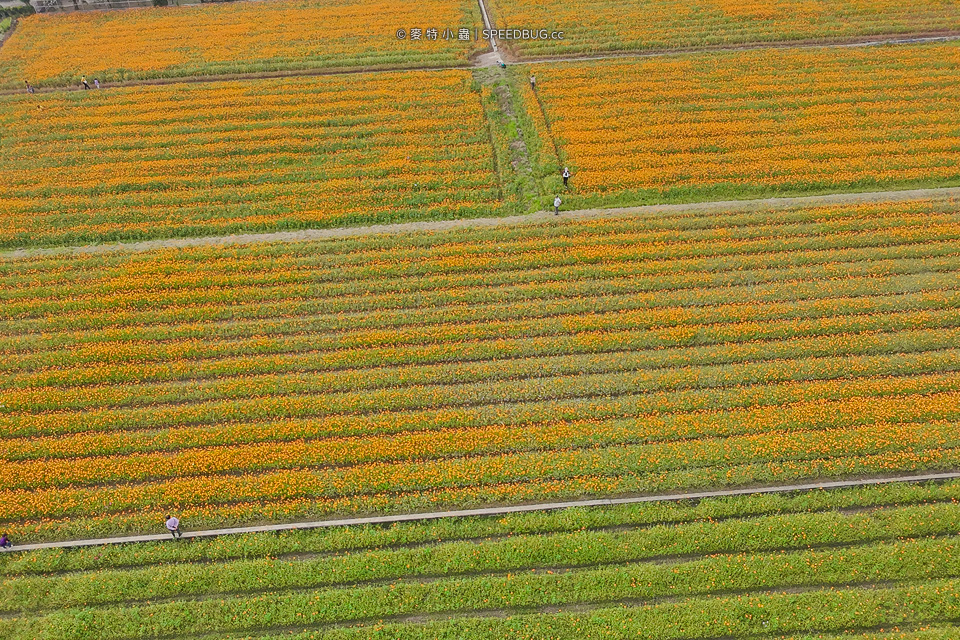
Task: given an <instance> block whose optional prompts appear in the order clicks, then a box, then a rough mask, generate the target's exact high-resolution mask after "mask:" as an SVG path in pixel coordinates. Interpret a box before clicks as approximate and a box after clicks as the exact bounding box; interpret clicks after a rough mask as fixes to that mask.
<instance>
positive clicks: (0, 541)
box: [0, 534, 13, 549]
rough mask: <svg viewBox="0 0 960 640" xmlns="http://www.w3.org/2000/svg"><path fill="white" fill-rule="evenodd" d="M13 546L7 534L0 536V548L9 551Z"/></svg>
mask: <svg viewBox="0 0 960 640" xmlns="http://www.w3.org/2000/svg"><path fill="white" fill-rule="evenodd" d="M12 546H13V543H12V542H10V537H9V536H8V535H7V534H3V535H2V536H0V548H3V549H9V548H10V547H12Z"/></svg>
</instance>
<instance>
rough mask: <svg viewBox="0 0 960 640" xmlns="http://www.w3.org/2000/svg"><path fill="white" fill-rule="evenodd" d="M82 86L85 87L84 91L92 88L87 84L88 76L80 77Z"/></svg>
mask: <svg viewBox="0 0 960 640" xmlns="http://www.w3.org/2000/svg"><path fill="white" fill-rule="evenodd" d="M80 84H82V85H83V88H84V90H86V89H89V88H90V85H89V84H87V76H80Z"/></svg>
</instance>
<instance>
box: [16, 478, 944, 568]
mask: <svg viewBox="0 0 960 640" xmlns="http://www.w3.org/2000/svg"><path fill="white" fill-rule="evenodd" d="M956 479H960V471H949V472H937V473H922V474H911V475H904V476H886V477H881V478H857V479H853V480H835V481H825V482H810V483H798V484H786V485H775V486H766V487H746V488H740V489H718V490H713V491H694V492H688V493H669V494H659V495H646V496H631V497H613V498H597V499H588V500H572V501H568V502H538V503H533V504H519V505H511V506H497V507H486V508H480V509H462V510H457V511H430V512H425V513H402V514H396V515H388V516H370V517H365V518H342V519H338V520H319V521H316V522H287V523H282V524H269V525H261V526H254V527H233V528H228V529H208V530H204V531H187V532H184V534H183V537H184V538H215V537H218V536H225V535H234V534H239V533H266V532H272V531H296V530H302V529H329V528H333V527H350V526H358V525H365V524H392V523H397V522H423V521H428V520H442V519H446V518H467V517H472V516H499V515H506V514H510V513H529V512H531V511H556V510H560V509H572V508H576V507H603V506H613V505H622V504H643V503H654V502H677V501H679V500H703V499H706V498H723V497H730V496H747V495H758V494H767V493H790V492H795V491H816V490H824V489H844V488H854V487H869V486H877V485H885V484H898V483H910V482H937V481H946V480H956ZM169 539H170V536H169V534H159V533H158V534H148V535H140V536H123V537H116V538H95V539H90V540H61V541H57V542H39V543H34V544H22V545H14V546H13V547H10V548H7V549H0V553H16V552H19V551H35V550H38V549H72V548H79V547H100V546H105V545H112V544H127V543H132V542H158V541H163V540H169Z"/></svg>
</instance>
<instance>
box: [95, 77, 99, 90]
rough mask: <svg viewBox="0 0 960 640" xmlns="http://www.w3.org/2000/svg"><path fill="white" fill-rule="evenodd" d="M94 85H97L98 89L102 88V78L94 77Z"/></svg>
mask: <svg viewBox="0 0 960 640" xmlns="http://www.w3.org/2000/svg"><path fill="white" fill-rule="evenodd" d="M93 86H95V87H96V88H97V89H99V88H100V79H99V78H94V79H93Z"/></svg>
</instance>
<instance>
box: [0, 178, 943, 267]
mask: <svg viewBox="0 0 960 640" xmlns="http://www.w3.org/2000/svg"><path fill="white" fill-rule="evenodd" d="M948 198H960V187H934V188H921V189H905V190H894V191H866V192H845V193H831V194H822V195H812V196H789V197H771V198H759V199H753V200H712V201H706V202H690V203H683V204H650V205H640V206H634V207H612V208H595V209H578V210H573V211H561V214H560V215H559V216H557V215H554V214H553V213H551V212H549V211H538V212H536V213H531V214H522V215H512V216H503V217H493V218H459V219H455V220H427V221H421V222H400V223H396V224H375V225H370V226H363V227H335V228H329V229H299V230H296V231H274V232H267V233H244V234H233V235H227V236H215V235H211V236H198V237H189V238H164V239H158V240H140V241H133V242H115V243H104V244H87V245H74V246H61V247H37V248H29V249H26V248H25V249H15V250H5V251H0V260H7V259H17V258H32V257H37V256H49V255H63V254H96V253H112V252H121V251H130V252H136V251H152V250H156V249H182V248H187V247H202V246H216V245H219V246H232V245H246V244H259V243H279V242H310V241H314V240H325V239H333V238H355V237H364V236H375V235H400V234H407V233H417V232H424V231H426V232H434V231H449V230H455V229H472V228H489V227H506V226H511V225H518V226H519V225H535V224H543V223H548V222H550V221H567V220H571V219H573V220H592V219H602V218H621V217H624V218H625V217H635V216H636V217H642V216H655V215H658V214H665V213H668V214H673V213H692V214H697V213H714V212H740V211H756V210H763V209H788V208H791V207H799V206H805V205H806V206H809V205H830V204H861V203H879V202H903V201H910V200H931V199H948Z"/></svg>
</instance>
